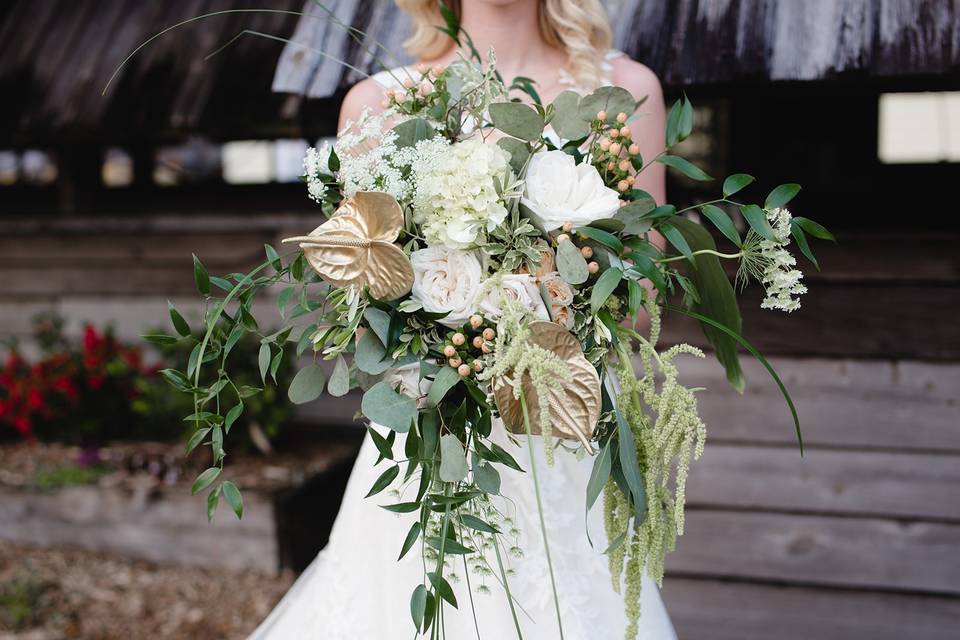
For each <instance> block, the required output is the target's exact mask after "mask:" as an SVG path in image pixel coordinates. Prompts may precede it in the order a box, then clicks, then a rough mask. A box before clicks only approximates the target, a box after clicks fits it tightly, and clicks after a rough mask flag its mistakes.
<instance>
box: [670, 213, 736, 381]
mask: <svg viewBox="0 0 960 640" xmlns="http://www.w3.org/2000/svg"><path fill="white" fill-rule="evenodd" d="M672 224H673V225H674V226H676V227H677V228H678V229H679V230H680V232H681V233H683V235H684V237H685V238H686V240H687V244H689V245H690V247H691V248H693V249H694V250H695V251H700V250H701V249H711V250H714V251H716V248H717V245H716V244H715V243H714V241H713V237H712V236H711V235H710V234H709V233H708V232H707V230H706V229H704V228H703V227H702V226H701V225H699V224H697V223H695V222H691V221H690V220H687V219H686V218H679V217H678V218H677V219H675V220H674V221H673V222H672ZM694 259H695V260H696V265H697V268H696V269H690V270H689V273H688V276H689V278H690V280H691V281H692V282H693V284H694V286H695V287H696V288H697V291H698V292H699V293H700V302H699V303H698V304H697V305H696V306H695V307H693V309H694V311H696V312H698V313H701V314H703V315H705V316H709V317H710V318H713V319H715V320H716V321H718V322H720V323H722V324H724V325H725V326H728V327H731V328H734V329H735V330H736V331H740V330H741V326H742V319H741V317H740V309H739V307H738V306H737V296H736V293H735V292H734V290H733V286H732V285H731V284H730V280H729V279H728V278H727V274H726V273H725V272H724V270H723V266H722V265H721V264H720V260H719V258H717V257H716V256H713V255H709V254H701V255H698V256H696V257H695V258H694ZM700 327H701V329H702V330H703V334H704V335H705V336H706V338H707V340H709V341H710V344H712V345H713V348H714V353H715V354H716V357H717V360H718V361H720V364H722V365H723V367H724V369H725V370H726V374H727V380H728V381H729V382H730V384H731V385H733V387H734V388H735V389H736V390H737V391H743V387H744V379H743V370H742V369H741V368H740V360H739V358H738V356H737V342H736V341H735V340H731V339H730V337H729V336H728V335H726V334H725V333H724V332H722V331H718V330H717V329H716V328H714V327H713V326H711V325H710V324H709V323H703V322H701V323H700Z"/></svg>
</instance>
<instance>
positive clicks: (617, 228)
mask: <svg viewBox="0 0 960 640" xmlns="http://www.w3.org/2000/svg"><path fill="white" fill-rule="evenodd" d="M587 226H588V227H591V228H593V229H600V230H601V231H606V232H607V233H620V232H621V231H623V230H624V228H626V226H627V225H626V224H625V223H624V222H623V221H622V220H618V219H616V218H615V217H614V218H597V219H596V220H594V221H592V222H591V223H590V224H588V225H587Z"/></svg>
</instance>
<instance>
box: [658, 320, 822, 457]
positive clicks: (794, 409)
mask: <svg viewBox="0 0 960 640" xmlns="http://www.w3.org/2000/svg"><path fill="white" fill-rule="evenodd" d="M666 308H667V309H669V310H671V311H676V312H677V313H682V314H684V315H687V316H690V317H691V318H696V319H697V320H699V321H700V322H702V323H706V324H709V325H710V326H712V327H714V328H716V329H718V330H719V331H722V332H723V333H725V334H727V335H728V336H730V337H731V338H733V339H734V340H736V341H737V342H738V343H739V344H740V345H741V346H743V348H744V349H746V350H747V351H749V352H750V355H752V356H753V357H754V358H756V359H757V361H759V362H760V364H762V365H763V367H764V368H765V369H766V370H767V373H769V374H770V377H772V378H773V381H774V382H775V383H776V384H777V387H778V388H779V389H780V393H781V394H782V395H783V398H784V400H786V401H787V406H788V407H789V408H790V415H791V416H792V417H793V426H794V430H795V431H796V433H797V442H798V443H799V444H800V455H803V433H802V432H801V431H800V417H799V416H798V415H797V407H796V406H795V405H794V404H793V398H791V397H790V392H789V391H787V386H786V385H785V384H783V380H781V379H780V376H779V375H777V372H776V370H775V369H774V368H773V366H772V365H771V364H770V363H769V362H768V361H767V359H766V358H764V357H763V354H762V353H760V352H759V351H757V350H756V349H755V348H754V347H753V345H751V344H750V343H749V342H747V340H746V338H744V337H743V336H742V335H740V332H739V331H734V330H733V329H731V328H730V327H728V326H726V325H725V324H723V323H722V322H717V321H716V320H714V319H713V318H709V317H707V316H704V315H702V314H699V313H695V312H693V311H688V310H686V309H682V308H680V307H675V306H673V305H671V304H668V305H666Z"/></svg>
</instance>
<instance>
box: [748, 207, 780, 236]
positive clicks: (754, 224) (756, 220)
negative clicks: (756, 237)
mask: <svg viewBox="0 0 960 640" xmlns="http://www.w3.org/2000/svg"><path fill="white" fill-rule="evenodd" d="M740 213H742V214H743V217H744V219H746V221H747V223H748V224H749V225H750V228H751V229H753V230H754V231H756V232H757V233H759V234H760V236H761V237H763V238H764V239H766V240H770V241H773V242H776V240H777V238H776V236H774V235H773V228H772V227H771V226H770V222H769V221H768V220H767V212H766V211H764V210H763V209H761V208H760V207H758V206H757V205H755V204H748V205H746V206H745V207H740Z"/></svg>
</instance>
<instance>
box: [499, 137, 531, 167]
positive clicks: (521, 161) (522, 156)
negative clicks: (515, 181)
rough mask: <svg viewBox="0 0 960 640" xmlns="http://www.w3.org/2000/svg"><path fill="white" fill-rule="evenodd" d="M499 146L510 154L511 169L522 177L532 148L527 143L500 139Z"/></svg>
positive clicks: (512, 139) (513, 139)
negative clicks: (521, 174)
mask: <svg viewBox="0 0 960 640" xmlns="http://www.w3.org/2000/svg"><path fill="white" fill-rule="evenodd" d="M497 146H499V147H500V148H501V149H503V150H504V151H506V152H507V153H509V154H510V168H512V169H513V171H514V173H516V174H517V175H520V173H521V172H522V171H523V168H524V167H525V166H526V165H527V159H528V158H529V157H530V148H529V147H528V146H527V143H526V142H523V141H522V140H517V139H516V138H500V139H499V140H497Z"/></svg>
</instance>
